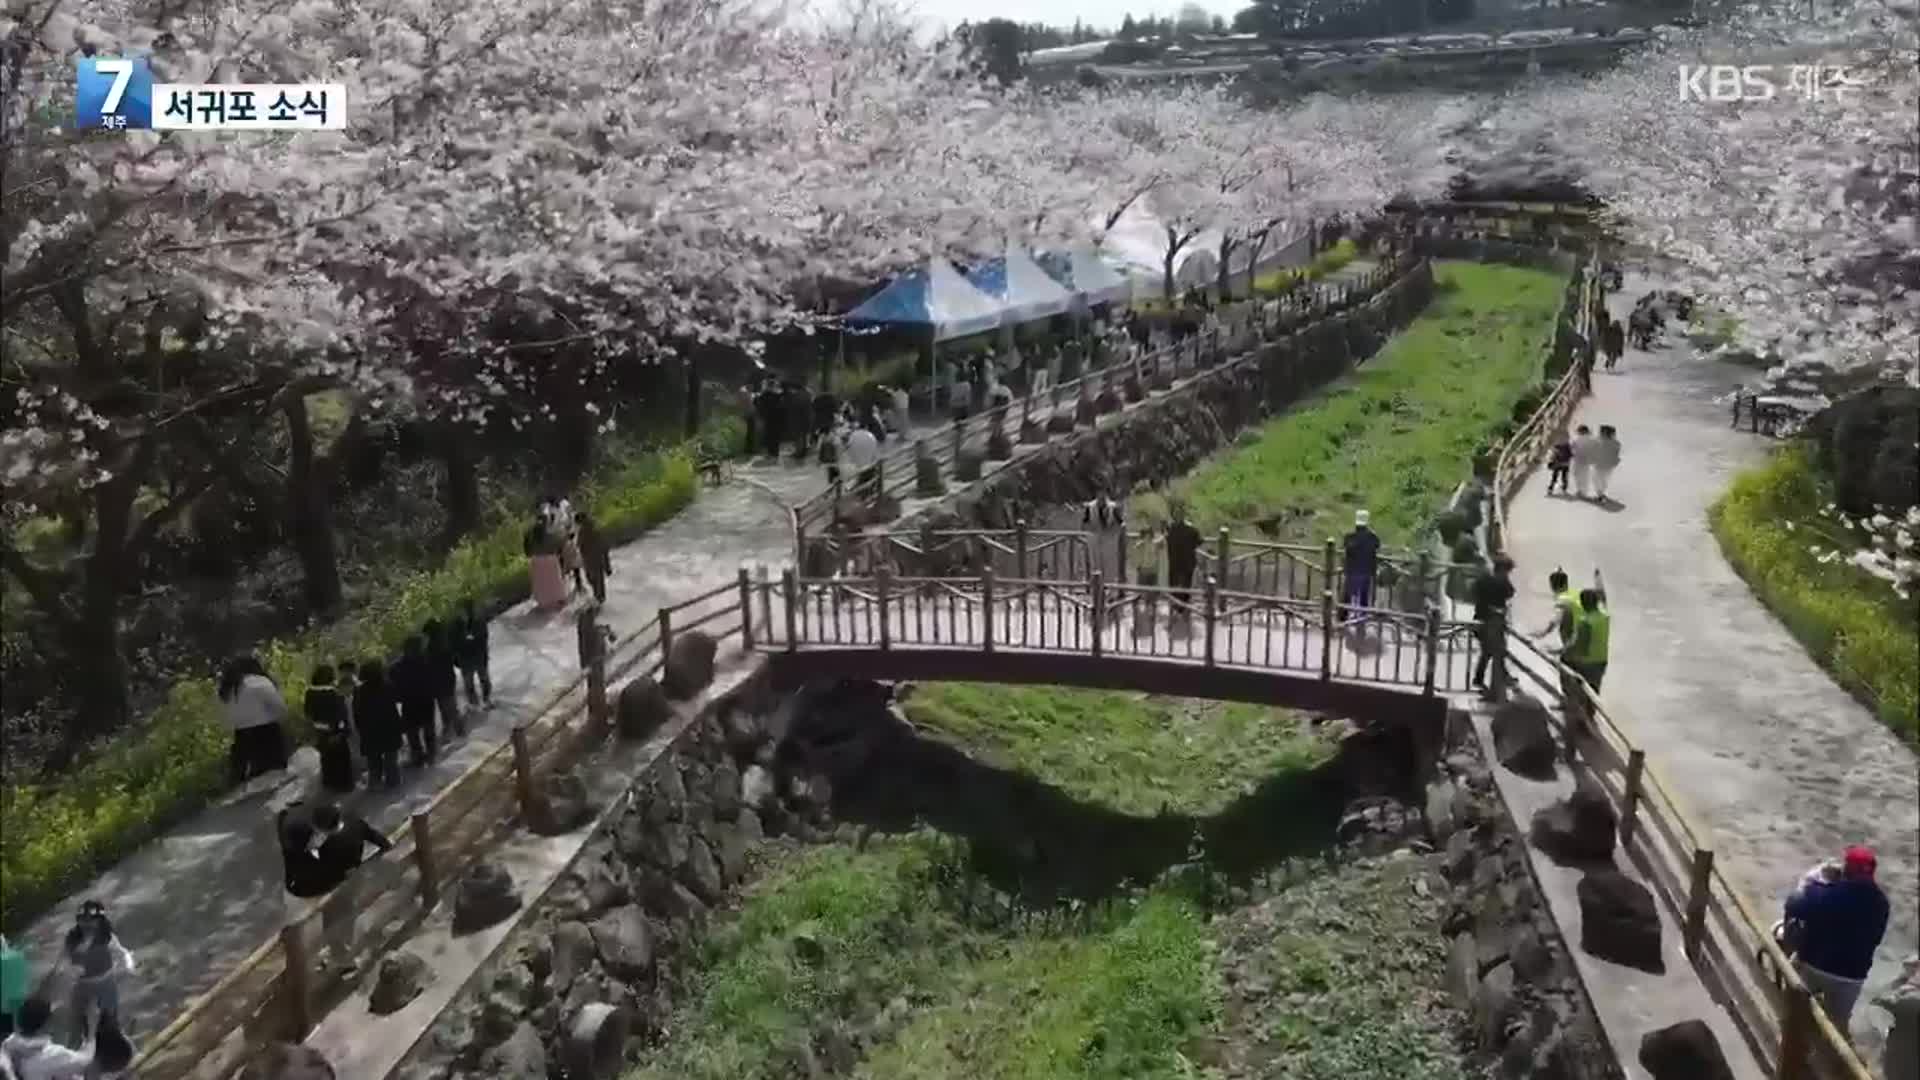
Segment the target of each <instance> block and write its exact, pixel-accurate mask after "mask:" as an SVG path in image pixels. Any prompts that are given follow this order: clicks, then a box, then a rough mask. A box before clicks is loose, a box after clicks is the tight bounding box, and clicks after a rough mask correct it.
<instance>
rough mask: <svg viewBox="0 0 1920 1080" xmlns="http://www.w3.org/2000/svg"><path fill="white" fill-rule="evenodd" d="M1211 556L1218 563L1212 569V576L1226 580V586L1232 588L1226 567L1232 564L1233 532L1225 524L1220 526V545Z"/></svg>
mask: <svg viewBox="0 0 1920 1080" xmlns="http://www.w3.org/2000/svg"><path fill="white" fill-rule="evenodd" d="M1213 558H1214V561H1215V562H1216V563H1218V564H1219V565H1218V566H1217V567H1216V568H1215V569H1214V572H1213V573H1214V576H1215V577H1217V578H1219V579H1220V580H1221V581H1223V582H1226V583H1227V588H1229V589H1231V588H1233V584H1232V582H1231V581H1230V580H1229V579H1228V577H1227V568H1228V567H1230V566H1232V565H1233V533H1232V531H1231V530H1230V529H1228V528H1227V527H1226V526H1225V525H1222V526H1220V546H1219V548H1218V549H1217V551H1216V552H1215V554H1214V557H1213Z"/></svg>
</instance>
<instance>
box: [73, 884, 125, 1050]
mask: <svg viewBox="0 0 1920 1080" xmlns="http://www.w3.org/2000/svg"><path fill="white" fill-rule="evenodd" d="M65 953H66V958H67V962H68V963H69V964H72V965H73V968H74V973H73V974H74V978H73V992H72V994H71V995H70V996H69V997H68V1006H67V1007H68V1010H69V1011H70V1012H71V1013H72V1018H71V1021H70V1022H71V1023H72V1025H73V1026H72V1029H71V1030H72V1033H73V1042H74V1043H75V1044H76V1045H78V1044H82V1043H85V1042H86V1041H87V1038H88V1035H89V1033H90V1032H91V1031H92V1030H93V1019H94V1015H95V1013H96V1012H97V1013H98V1014H99V1015H101V1016H106V1015H114V1016H118V1015H119V1013H120V977H121V976H122V975H130V974H132V973H133V971H134V970H135V967H134V961H133V953H131V952H129V951H128V950H127V947H126V946H125V945H122V944H121V943H120V939H119V938H118V937H116V936H115V935H114V932H113V921H112V920H111V919H109V918H107V908H106V905H105V904H102V903H101V902H100V901H98V900H88V901H87V902H86V903H83V904H81V905H80V913H79V915H77V916H76V917H75V918H74V922H73V929H71V930H68V931H67V940H66V948H65Z"/></svg>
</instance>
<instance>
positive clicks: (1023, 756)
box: [903, 683, 1333, 817]
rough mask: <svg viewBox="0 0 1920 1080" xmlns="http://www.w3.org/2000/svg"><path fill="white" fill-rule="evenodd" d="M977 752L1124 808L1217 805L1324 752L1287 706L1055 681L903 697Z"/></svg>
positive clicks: (913, 714)
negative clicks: (1099, 688) (1088, 687)
mask: <svg viewBox="0 0 1920 1080" xmlns="http://www.w3.org/2000/svg"><path fill="white" fill-rule="evenodd" d="M903 708H904V710H905V712H906V714H907V717H908V718H909V719H911V720H912V721H913V723H914V725H915V726H916V727H918V728H920V729H921V730H923V731H925V732H928V733H929V734H934V735H938V736H940V737H942V738H945V739H946V740H948V741H949V742H952V743H954V744H955V745H958V746H960V747H963V748H964V749H966V751H967V752H968V753H970V754H972V755H974V756H976V757H981V758H984V759H986V760H989V761H993V762H995V763H996V764H999V765H1001V766H1003V767H1006V768H1010V769H1015V770H1017V771H1020V772H1023V773H1026V774H1027V775H1029V776H1032V777H1034V778H1035V779H1037V780H1040V781H1041V782H1043V783H1045V784H1048V785H1050V786H1052V787H1056V788H1059V789H1060V790H1061V791H1063V792H1064V793H1065V794H1067V795H1069V796H1071V797H1073V798H1076V799H1080V800H1084V801H1087V802H1093V803H1098V804H1100V805H1102V806H1104V807H1107V808H1109V809H1112V810H1116V811H1118V812H1120V813H1125V814H1135V815H1140V816H1147V815H1151V814H1156V813H1161V812H1163V811H1165V812H1171V813H1176V814H1187V815H1191V816H1194V817H1206V816H1210V815H1213V814H1217V813H1219V812H1220V811H1221V810H1223V809H1225V807H1226V806H1227V805H1228V804H1229V803H1230V802H1232V801H1233V800H1234V799H1236V798H1239V797H1241V796H1243V795H1246V794H1247V793H1249V792H1251V791H1253V790H1254V788H1255V787H1257V786H1258V785H1259V784H1260V783H1261V781H1263V780H1266V779H1267V778H1268V777H1271V776H1273V775H1274V774H1276V773H1281V772H1294V771H1299V772H1306V771H1309V770H1311V769H1313V768H1314V767H1316V766H1318V765H1320V764H1322V763H1323V762H1325V761H1327V760H1329V759H1330V758H1331V756H1332V752H1333V748H1332V746H1331V744H1330V743H1329V742H1328V741H1327V740H1324V739H1320V738H1317V737H1315V736H1312V735H1306V736H1303V735H1302V729H1303V728H1304V726H1305V725H1304V724H1302V722H1301V719H1300V717H1299V716H1297V715H1296V714H1294V713H1290V712H1288V711H1286V710H1283V709H1271V708H1266V707H1263V706H1258V705H1243V704H1238V703H1230V702H1217V701H1198V700H1192V699H1188V698H1167V697H1155V696H1149V695H1146V694H1134V693H1121V692H1117V691H1097V690H1070V689H1063V688H1060V687H1051V686H1043V687H1016V686H999V685H988V684H975V683H934V684H930V685H924V686H918V687H915V689H914V693H913V694H912V695H910V696H909V697H908V698H907V699H906V702H905V704H904V706H903Z"/></svg>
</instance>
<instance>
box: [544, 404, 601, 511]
mask: <svg viewBox="0 0 1920 1080" xmlns="http://www.w3.org/2000/svg"><path fill="white" fill-rule="evenodd" d="M561 416H562V419H561V420H559V421H557V422H556V423H555V424H554V425H553V427H552V428H551V429H550V432H551V435H550V437H549V438H548V440H547V444H548V446H550V447H551V448H552V449H551V450H550V451H549V452H548V454H547V455H546V469H545V472H546V476H547V489H548V491H550V492H551V493H553V494H555V495H565V496H569V497H571V496H572V494H573V493H574V492H575V491H577V490H579V488H580V483H581V481H583V480H585V479H586V478H587V471H588V470H589V469H590V468H592V466H593V445H594V443H593V431H594V428H593V418H592V417H590V416H588V415H587V413H586V410H584V409H577V408H576V409H568V410H567V411H566V412H564V413H562V414H561Z"/></svg>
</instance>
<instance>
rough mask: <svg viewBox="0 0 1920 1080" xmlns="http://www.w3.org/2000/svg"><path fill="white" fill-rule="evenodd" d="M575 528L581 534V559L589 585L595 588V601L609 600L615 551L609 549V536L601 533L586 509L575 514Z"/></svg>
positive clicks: (601, 602)
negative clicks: (608, 580) (609, 579)
mask: <svg viewBox="0 0 1920 1080" xmlns="http://www.w3.org/2000/svg"><path fill="white" fill-rule="evenodd" d="M573 523H574V529H575V530H576V531H577V532H578V533H579V536H580V561H581V563H582V565H583V567H584V569H585V570H586V574H587V587H588V588H589V589H592V590H593V602H594V603H596V604H604V603H606V602H607V578H609V577H611V576H613V553H612V552H611V551H608V550H607V538H606V537H605V536H602V535H601V533H600V526H599V525H597V524H595V523H594V520H593V518H592V517H591V516H589V515H588V514H587V512H586V511H585V510H582V511H579V512H578V513H576V514H574V515H573Z"/></svg>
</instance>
